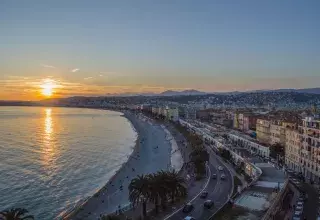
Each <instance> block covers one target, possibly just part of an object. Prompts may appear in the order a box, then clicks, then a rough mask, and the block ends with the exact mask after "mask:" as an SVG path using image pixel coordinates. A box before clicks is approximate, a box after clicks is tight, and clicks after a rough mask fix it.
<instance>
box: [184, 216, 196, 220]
mask: <svg viewBox="0 0 320 220" xmlns="http://www.w3.org/2000/svg"><path fill="white" fill-rule="evenodd" d="M183 220H196V219H195V218H193V217H191V216H187V217H185V218H184V219H183Z"/></svg>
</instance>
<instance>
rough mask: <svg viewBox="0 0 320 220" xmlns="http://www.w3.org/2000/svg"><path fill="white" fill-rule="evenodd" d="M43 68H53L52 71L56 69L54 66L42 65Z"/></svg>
mask: <svg viewBox="0 0 320 220" xmlns="http://www.w3.org/2000/svg"><path fill="white" fill-rule="evenodd" d="M41 66H42V67H45V68H51V69H55V68H56V67H54V66H51V65H47V64H41Z"/></svg>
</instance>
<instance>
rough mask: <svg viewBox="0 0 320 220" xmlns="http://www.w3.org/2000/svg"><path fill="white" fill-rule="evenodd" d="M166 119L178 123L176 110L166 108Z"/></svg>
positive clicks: (177, 111)
mask: <svg viewBox="0 0 320 220" xmlns="http://www.w3.org/2000/svg"><path fill="white" fill-rule="evenodd" d="M166 119H168V120H171V121H178V120H179V110H178V108H169V107H166Z"/></svg>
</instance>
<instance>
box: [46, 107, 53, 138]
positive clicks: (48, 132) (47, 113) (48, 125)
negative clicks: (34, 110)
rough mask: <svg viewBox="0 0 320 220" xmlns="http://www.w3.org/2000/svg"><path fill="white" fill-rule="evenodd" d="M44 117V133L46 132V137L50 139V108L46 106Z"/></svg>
mask: <svg viewBox="0 0 320 220" xmlns="http://www.w3.org/2000/svg"><path fill="white" fill-rule="evenodd" d="M45 111H46V118H45V133H46V139H47V140H50V139H51V133H52V118H51V111H52V109H51V108H46V110H45Z"/></svg>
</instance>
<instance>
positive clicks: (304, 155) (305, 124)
mask: <svg viewBox="0 0 320 220" xmlns="http://www.w3.org/2000/svg"><path fill="white" fill-rule="evenodd" d="M299 133H300V140H301V142H302V145H301V151H300V156H301V158H300V164H301V172H302V174H303V175H304V176H305V177H306V178H310V179H311V180H313V181H316V182H318V183H319V182H320V170H319V169H320V118H319V117H318V116H317V117H306V118H304V119H303V120H302V125H300V126H299Z"/></svg>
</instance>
